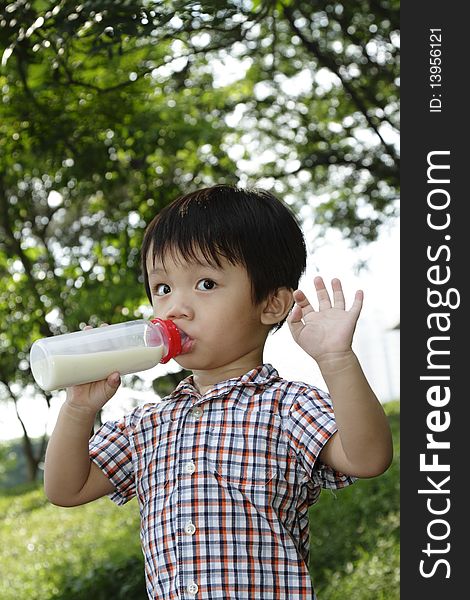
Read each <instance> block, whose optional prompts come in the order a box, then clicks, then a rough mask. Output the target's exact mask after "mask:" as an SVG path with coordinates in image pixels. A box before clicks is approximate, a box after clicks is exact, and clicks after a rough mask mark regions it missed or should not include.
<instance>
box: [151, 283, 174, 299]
mask: <svg viewBox="0 0 470 600" xmlns="http://www.w3.org/2000/svg"><path fill="white" fill-rule="evenodd" d="M170 292H171V287H170V286H169V285H168V284H167V283H159V284H158V285H156V286H155V288H154V294H155V296H165V295H166V294H169V293H170Z"/></svg>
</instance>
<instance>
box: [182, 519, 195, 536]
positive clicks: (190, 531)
mask: <svg viewBox="0 0 470 600" xmlns="http://www.w3.org/2000/svg"><path fill="white" fill-rule="evenodd" d="M184 530H185V532H186V533H187V534H188V535H193V534H194V533H195V532H196V526H195V525H194V523H191V521H189V523H186V525H185V526H184Z"/></svg>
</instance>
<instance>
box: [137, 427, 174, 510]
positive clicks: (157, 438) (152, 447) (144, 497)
mask: <svg viewBox="0 0 470 600" xmlns="http://www.w3.org/2000/svg"><path fill="white" fill-rule="evenodd" d="M176 433H177V427H176V423H175V422H174V421H166V422H163V423H160V424H158V425H155V426H154V427H153V428H152V429H151V430H146V431H144V432H143V433H139V434H138V435H139V437H140V438H141V439H140V443H139V445H138V446H137V447H136V450H135V464H136V469H135V476H136V490H137V495H138V497H139V499H140V502H141V504H145V503H147V502H148V501H149V500H150V499H155V498H158V497H160V496H162V495H163V494H164V492H165V489H166V487H167V485H168V483H169V482H170V481H171V480H172V472H173V468H172V465H173V464H174V455H175V451H176V450H175V448H176V441H177V439H176ZM137 448H138V449H137Z"/></svg>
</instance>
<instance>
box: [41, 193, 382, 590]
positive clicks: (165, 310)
mask: <svg viewBox="0 0 470 600" xmlns="http://www.w3.org/2000/svg"><path fill="white" fill-rule="evenodd" d="M305 254H306V253H305V243H304V239H303V236H302V233H301V231H300V229H299V227H298V224H297V222H296V221H295V219H294V218H293V216H292V214H291V213H290V211H289V210H288V209H287V208H286V207H285V206H284V205H283V204H282V203H281V202H280V201H279V200H277V199H276V198H275V197H274V196H272V195H271V194H269V193H268V192H264V191H260V190H252V191H247V190H242V189H237V188H233V187H230V186H225V185H219V186H214V187H212V188H207V189H203V190H200V191H197V192H194V193H192V194H189V195H187V196H183V197H181V198H179V199H177V200H175V201H174V202H173V203H172V204H170V205H169V206H167V207H166V208H165V209H163V210H162V211H161V212H160V214H158V215H157V216H156V217H155V219H154V220H153V221H152V222H151V223H150V225H149V227H148V228H147V230H146V234H145V238H144V242H143V248H142V259H143V271H144V279H145V287H146V291H147V294H148V297H149V299H150V301H151V302H152V305H153V311H154V314H155V316H156V317H160V318H165V319H172V320H173V321H174V322H175V324H176V325H177V326H178V328H179V329H180V330H181V331H183V332H184V333H185V334H186V336H188V340H189V341H188V342H187V343H186V344H185V348H184V353H183V354H181V355H180V356H178V357H177V359H176V361H177V362H178V363H179V364H180V365H181V366H182V367H184V368H186V369H190V370H191V371H192V373H193V374H192V376H190V377H188V378H187V379H185V380H184V381H182V382H181V383H180V384H179V385H178V387H177V388H176V390H175V391H174V392H173V393H172V394H170V396H168V397H166V398H164V399H163V401H162V402H158V403H150V404H146V405H145V406H141V407H138V408H136V409H135V410H133V411H132V412H131V413H130V414H129V415H127V416H125V417H124V418H122V419H121V420H119V421H116V422H108V423H105V424H104V425H103V426H102V427H101V428H100V430H99V431H98V432H97V433H96V434H95V435H94V436H93V438H92V439H91V440H90V441H89V439H88V438H89V432H90V429H91V427H92V425H93V422H94V418H95V414H96V412H97V411H98V410H100V409H101V408H102V406H103V405H104V404H105V403H106V402H107V401H108V400H109V399H110V398H111V397H112V396H113V395H114V394H115V392H116V390H117V388H118V387H119V382H120V378H119V374H118V373H113V374H110V376H109V377H108V378H107V379H106V380H103V381H98V382H95V383H92V384H85V385H80V386H74V387H72V388H69V389H68V390H67V398H66V401H65V403H64V405H63V407H62V409H61V412H60V415H59V418H58V421H57V425H56V427H55V430H54V432H53V434H52V437H51V440H50V442H49V446H48V449H47V455H46V466H45V489H46V493H47V496H48V497H49V499H50V500H51V502H53V503H54V504H58V505H61V506H75V505H79V504H83V503H85V502H90V501H91V500H95V499H96V498H99V497H101V496H104V495H105V494H110V495H111V499H112V500H114V501H115V502H116V503H117V504H124V503H125V502H127V501H128V500H130V499H131V498H133V497H134V496H137V498H138V501H139V507H140V513H141V541H142V548H143V553H144V556H145V575H146V584H147V592H148V596H149V598H155V599H157V598H158V599H162V600H172V599H176V598H178V599H183V598H184V599H198V600H199V599H200V600H216V599H223V600H227V599H233V600H244V599H246V600H254V599H260V600H274V599H276V600H300V599H303V600H305V599H309V600H312V599H314V598H315V594H314V591H313V589H312V584H311V580H310V577H309V573H308V569H307V565H308V551H309V537H308V536H309V524H308V507H309V506H310V505H311V504H313V503H314V502H316V500H317V499H318V496H319V494H320V489H321V488H322V487H326V488H341V487H344V486H346V485H348V484H350V483H351V482H352V481H353V480H354V478H355V477H374V476H376V475H379V474H381V473H382V472H383V471H385V470H386V469H387V468H388V466H389V464H390V461H391V457H392V444H391V435H390V430H389V427H388V423H387V420H386V417H385V416H384V413H383V410H382V408H381V405H380V404H379V402H378V400H377V398H376V396H375V395H374V393H373V391H372V390H371V388H370V387H369V384H368V383H367V381H366V378H365V377H364V374H363V372H362V370H361V367H360V365H359V362H358V360H357V358H356V356H355V355H354V353H353V351H352V349H351V342H352V337H353V332H354V329H355V325H356V321H357V319H358V317H359V313H360V311H361V306H362V292H356V296H355V299H354V303H353V305H352V307H351V309H350V310H349V311H347V310H345V301H344V296H343V292H342V289H341V283H340V281H339V280H337V279H334V280H333V282H332V290H333V299H332V300H331V299H330V296H329V294H328V292H327V290H326V289H325V285H324V283H323V280H322V279H321V278H320V277H317V278H316V279H315V287H316V291H317V296H318V302H319V307H318V310H315V309H314V308H313V307H312V305H311V304H310V302H309V300H308V299H307V298H306V296H305V295H304V294H303V292H301V291H300V290H296V288H297V285H298V281H299V278H300V275H301V273H302V271H303V270H304V268H305V261H306V256H305ZM294 290H296V291H294ZM294 302H295V306H294V308H293V309H292V307H293V305H294ZM291 309H292V310H291ZM290 311H291V312H290ZM289 312H290V315H289ZM288 315H289V317H288V323H289V327H290V330H291V332H292V335H293V337H294V339H295V341H296V342H297V343H298V344H299V345H300V346H301V347H302V348H303V349H304V350H305V351H306V352H307V353H308V354H309V355H310V356H311V357H312V359H314V360H315V361H316V362H317V363H318V365H319V367H320V369H321V373H322V375H323V377H324V379H325V382H326V384H327V386H328V390H329V393H330V396H331V400H330V398H329V396H328V395H327V394H325V393H324V392H322V391H320V390H319V389H317V388H316V387H313V386H310V385H306V384H304V383H299V382H290V381H286V380H284V379H282V378H281V377H279V375H278V373H277V372H276V370H275V369H274V368H273V367H272V366H271V365H268V364H263V347H264V344H265V341H266V338H267V336H268V333H269V332H270V331H271V330H272V329H276V328H278V327H279V326H280V325H281V324H282V323H283V321H284V320H285V319H286V317H287V316H288ZM333 410H334V413H333Z"/></svg>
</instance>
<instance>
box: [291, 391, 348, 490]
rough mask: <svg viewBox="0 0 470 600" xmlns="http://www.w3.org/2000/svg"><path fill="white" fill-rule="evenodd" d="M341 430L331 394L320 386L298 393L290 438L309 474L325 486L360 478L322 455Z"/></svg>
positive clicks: (292, 408) (317, 482)
mask: <svg viewBox="0 0 470 600" xmlns="http://www.w3.org/2000/svg"><path fill="white" fill-rule="evenodd" d="M336 431H337V427H336V421H335V417H334V413H333V406H332V404H331V400H330V397H329V396H328V394H326V393H325V392H322V391H321V390H319V389H317V388H313V387H312V388H305V389H304V390H302V391H301V392H300V393H298V394H297V395H296V396H295V398H294V400H293V402H292V405H291V407H290V410H289V417H288V421H287V431H286V433H287V437H288V440H289V444H290V447H291V448H292V450H293V451H294V453H295V454H296V455H297V458H298V460H299V461H300V463H301V465H302V467H303V469H304V470H305V471H306V473H307V475H308V477H309V478H310V479H311V480H312V481H313V482H314V483H315V484H316V485H319V486H321V487H323V488H330V489H338V488H342V487H346V486H348V485H350V484H351V483H354V481H356V478H354V477H349V476H348V475H344V474H343V473H340V472H339V471H335V470H334V469H332V468H331V467H329V466H328V465H324V464H322V463H321V462H320V460H319V459H318V456H319V454H320V452H321V450H322V448H323V446H324V445H325V444H326V442H327V441H328V440H329V439H330V438H331V436H332V435H333V434H334V433H335V432H336Z"/></svg>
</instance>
